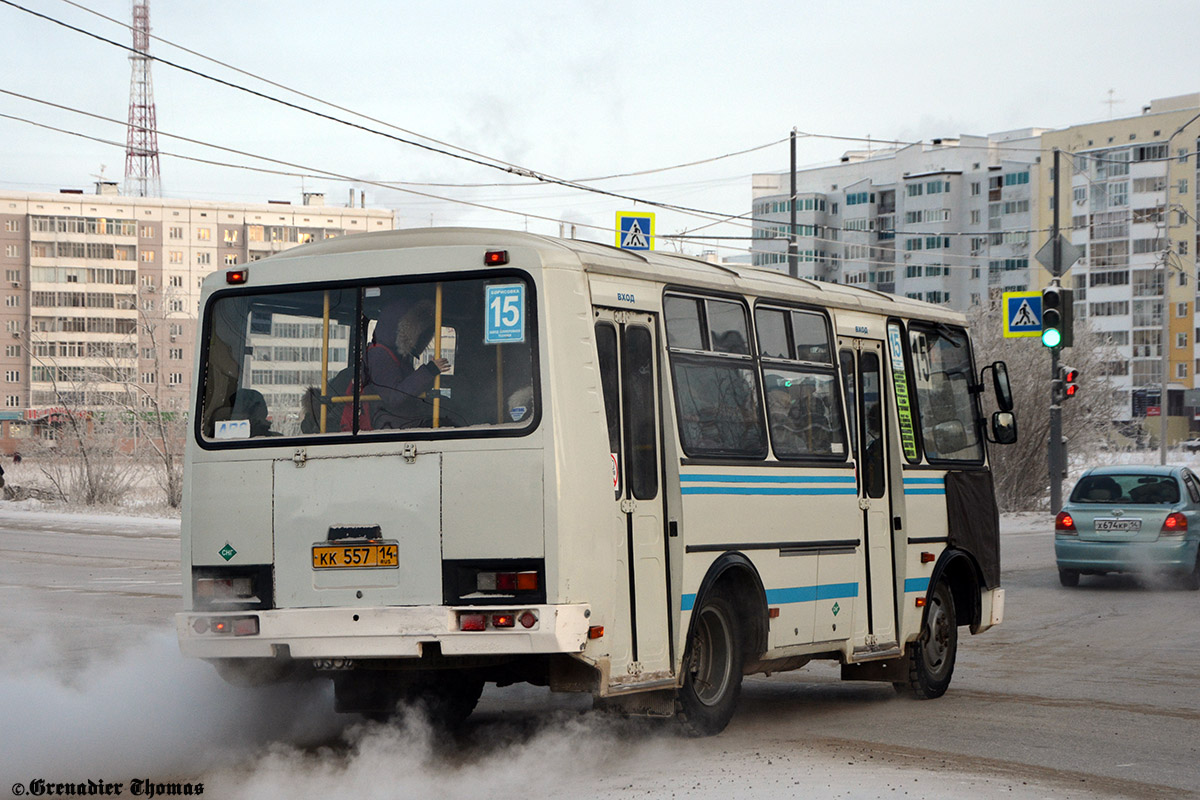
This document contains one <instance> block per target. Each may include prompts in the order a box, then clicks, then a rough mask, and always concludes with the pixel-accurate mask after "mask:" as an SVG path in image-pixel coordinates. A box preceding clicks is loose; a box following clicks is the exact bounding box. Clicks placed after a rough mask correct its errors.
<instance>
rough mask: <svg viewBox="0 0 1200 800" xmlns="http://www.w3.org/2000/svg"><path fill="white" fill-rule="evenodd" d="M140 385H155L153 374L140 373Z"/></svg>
mask: <svg viewBox="0 0 1200 800" xmlns="http://www.w3.org/2000/svg"><path fill="white" fill-rule="evenodd" d="M142 383H146V384H153V383H156V380H155V375H154V373H153V372H143V373H142Z"/></svg>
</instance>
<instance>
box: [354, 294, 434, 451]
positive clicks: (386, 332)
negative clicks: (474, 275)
mask: <svg viewBox="0 0 1200 800" xmlns="http://www.w3.org/2000/svg"><path fill="white" fill-rule="evenodd" d="M433 316H434V314H433V303H432V302H431V301H429V300H418V299H416V298H412V297H405V298H401V299H400V300H397V301H395V302H393V303H390V304H388V305H387V306H385V307H384V309H383V311H382V312H380V314H379V319H378V321H376V323H375V332H374V333H373V334H372V336H371V344H370V346H368V347H367V369H366V373H367V374H366V385H365V386H364V387H363V394H367V395H371V394H377V395H379V400H378V401H373V402H372V403H371V427H372V428H374V429H376V430H378V429H380V428H414V427H422V426H428V425H430V424H431V420H432V409H431V403H430V402H429V401H428V400H426V399H425V398H422V397H421V395H422V394H424V393H425V392H428V391H429V389H430V388H432V386H433V382H434V379H435V378H436V377H437V376H438V375H439V374H440V373H442V372H445V371H447V370H448V369H450V362H449V361H448V360H446V359H444V358H435V359H432V360H430V361H429V362H427V363H425V364H422V365H421V366H420V367H417V368H415V369H414V368H413V361H414V360H415V359H417V358H420V357H421V354H422V353H423V352H424V351H425V348H426V347H428V346H429V343H430V342H431V341H432V340H433V334H434V320H433Z"/></svg>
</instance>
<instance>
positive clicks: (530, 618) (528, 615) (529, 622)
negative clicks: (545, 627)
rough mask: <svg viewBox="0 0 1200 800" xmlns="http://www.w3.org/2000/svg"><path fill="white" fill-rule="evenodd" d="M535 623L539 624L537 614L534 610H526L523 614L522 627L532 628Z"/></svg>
mask: <svg viewBox="0 0 1200 800" xmlns="http://www.w3.org/2000/svg"><path fill="white" fill-rule="evenodd" d="M534 625H537V614H535V613H533V612H532V611H526V612H525V613H524V614H522V615H521V627H522V628H532V627H533V626H534Z"/></svg>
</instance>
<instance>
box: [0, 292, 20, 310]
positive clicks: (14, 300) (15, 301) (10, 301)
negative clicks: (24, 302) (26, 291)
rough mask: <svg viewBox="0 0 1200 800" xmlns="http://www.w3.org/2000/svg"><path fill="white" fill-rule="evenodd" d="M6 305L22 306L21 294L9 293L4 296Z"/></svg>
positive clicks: (10, 306) (11, 306) (12, 306)
mask: <svg viewBox="0 0 1200 800" xmlns="http://www.w3.org/2000/svg"><path fill="white" fill-rule="evenodd" d="M4 305H6V306H8V307H9V308H20V307H21V295H19V294H10V295H8V296H7V297H5V298H4Z"/></svg>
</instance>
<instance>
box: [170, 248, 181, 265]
mask: <svg viewBox="0 0 1200 800" xmlns="http://www.w3.org/2000/svg"><path fill="white" fill-rule="evenodd" d="M171 263H172V264H182V263H183V251H182V250H172V251H171Z"/></svg>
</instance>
